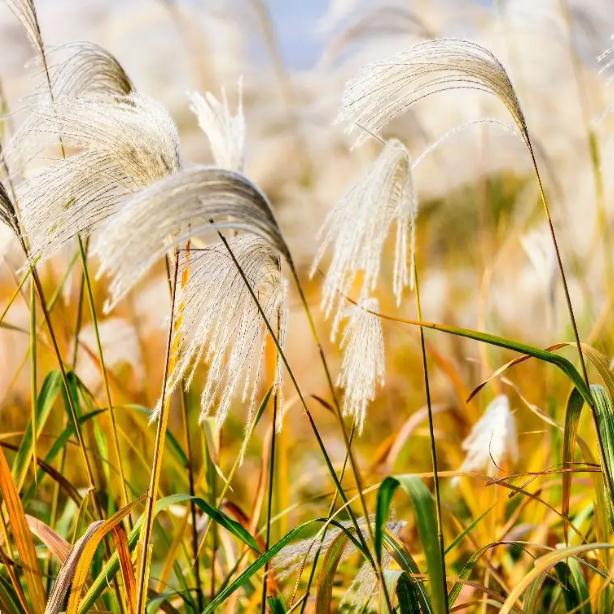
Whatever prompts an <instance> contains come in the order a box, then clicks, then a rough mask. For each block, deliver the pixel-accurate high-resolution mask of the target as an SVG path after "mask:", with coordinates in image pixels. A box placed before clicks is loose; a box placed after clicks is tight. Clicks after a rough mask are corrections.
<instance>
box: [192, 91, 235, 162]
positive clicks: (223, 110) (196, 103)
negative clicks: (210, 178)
mask: <svg viewBox="0 0 614 614" xmlns="http://www.w3.org/2000/svg"><path fill="white" fill-rule="evenodd" d="M237 95H238V104H237V114H236V115H234V116H233V115H231V114H230V111H229V110H228V100H227V99H226V91H225V90H224V88H222V100H221V101H220V100H218V99H217V98H216V97H215V96H214V95H213V94H212V93H211V92H206V93H205V95H204V96H201V95H200V94H199V93H197V92H192V93H188V97H189V98H190V101H191V103H192V104H191V105H190V109H191V111H192V112H193V113H194V114H195V115H196V117H197V119H198V125H199V126H200V127H201V129H202V131H203V132H204V133H205V134H206V135H207V138H208V139H209V145H210V147H211V153H212V154H213V160H214V161H215V164H216V166H219V167H220V168H226V169H228V170H231V171H242V170H243V165H244V161H245V118H244V117H243V81H242V79H239V84H238V94H237Z"/></svg>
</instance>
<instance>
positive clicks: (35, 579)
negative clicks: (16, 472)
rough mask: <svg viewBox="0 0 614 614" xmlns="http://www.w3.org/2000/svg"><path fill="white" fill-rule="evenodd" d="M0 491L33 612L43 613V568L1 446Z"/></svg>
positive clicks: (35, 613)
mask: <svg viewBox="0 0 614 614" xmlns="http://www.w3.org/2000/svg"><path fill="white" fill-rule="evenodd" d="M0 491H1V492H2V498H3V499H4V504H5V505H6V510H7V513H8V518H9V522H10V525H11V529H12V533H13V538H14V539H15V546H16V547H17V552H18V553H19V558H20V559H21V564H22V565H23V571H22V573H23V577H24V580H25V582H26V586H27V588H28V596H29V597H30V601H31V607H32V612H33V614H41V613H42V612H43V610H44V609H45V589H44V587H43V581H42V577H41V570H40V567H39V565H38V559H37V558H36V549H35V547H34V540H33V539H32V533H31V531H30V528H29V527H28V522H27V521H26V516H25V513H24V510H23V505H22V503H21V500H20V499H19V493H18V492H17V488H16V487H15V483H14V482H13V478H12V476H11V470H10V468H9V464H8V462H7V460H6V457H5V456H4V451H3V450H2V449H1V448H0Z"/></svg>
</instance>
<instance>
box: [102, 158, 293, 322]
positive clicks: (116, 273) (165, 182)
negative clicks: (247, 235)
mask: <svg viewBox="0 0 614 614" xmlns="http://www.w3.org/2000/svg"><path fill="white" fill-rule="evenodd" d="M223 229H235V230H244V231H247V232H251V233H253V234H255V235H257V236H259V237H261V238H263V239H265V240H266V241H267V243H269V244H270V245H271V247H272V248H273V250H274V251H275V252H278V253H279V254H280V255H281V256H282V258H285V259H286V260H288V261H290V254H289V252H288V248H287V246H286V244H285V242H284V239H283V237H282V235H281V231H280V229H279V226H278V225H277V221H276V220H275V217H274V215H273V212H272V210H271V206H270V204H269V202H268V200H267V199H266V197H265V196H264V195H263V194H262V192H260V190H259V189H258V188H257V187H256V186H255V185H254V184H253V183H252V182H251V181H250V180H249V179H247V178H246V177H245V176H243V175H241V174H239V173H234V172H232V171H226V170H222V169H217V168H211V167H207V166H193V167H190V168H186V169H183V170H181V171H178V172H177V173H174V174H173V175H170V176H168V177H165V178H164V179H161V180H159V181H157V182H156V183H154V184H152V185H151V186H149V187H148V188H146V189H144V190H142V191H141V192H139V193H138V194H135V195H134V196H133V197H132V198H130V199H129V200H127V201H126V202H124V203H123V205H122V207H121V210H120V211H119V212H118V213H117V214H116V215H114V216H113V218H112V219H109V221H108V223H106V224H105V225H104V226H103V227H102V228H101V231H100V232H99V233H98V234H97V236H96V238H95V241H94V243H93V250H92V254H93V255H95V256H98V257H99V258H100V262H101V268H100V270H99V276H100V275H102V274H104V273H107V274H109V275H110V276H111V277H112V280H111V284H110V292H111V296H110V299H109V301H108V302H107V304H106V305H105V309H106V310H107V311H108V310H110V309H112V308H113V306H114V305H115V304H116V303H117V302H118V301H119V300H120V299H121V298H122V297H123V296H124V295H125V294H126V292H128V290H130V288H131V287H132V286H133V285H134V284H135V283H136V282H137V281H139V279H141V278H142V277H143V275H144V274H145V273H146V272H147V271H148V270H149V269H150V268H151V267H152V266H153V265H154V264H155V263H156V262H157V261H158V260H159V259H160V258H162V257H163V256H164V254H166V253H167V252H168V251H169V250H172V249H173V248H175V247H177V248H181V247H183V246H184V245H185V242H186V241H187V240H189V239H190V238H193V237H197V236H200V235H206V234H211V232H212V231H215V230H223Z"/></svg>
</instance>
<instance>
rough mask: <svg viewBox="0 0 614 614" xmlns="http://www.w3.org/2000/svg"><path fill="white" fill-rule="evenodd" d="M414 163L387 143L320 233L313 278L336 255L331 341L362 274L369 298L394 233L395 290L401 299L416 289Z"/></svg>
mask: <svg viewBox="0 0 614 614" xmlns="http://www.w3.org/2000/svg"><path fill="white" fill-rule="evenodd" d="M411 168H412V165H411V161H410V158H409V154H408V152H407V149H406V148H405V146H404V145H403V144H402V143H401V142H400V141H398V140H396V139H391V140H389V141H387V142H386V144H385V146H384V148H383V150H382V152H381V153H380V155H379V156H378V158H377V159H376V160H375V162H374V163H373V164H372V165H371V167H370V168H369V170H368V171H367V172H366V173H365V174H364V175H363V176H362V177H361V178H360V179H359V180H358V182H357V183H356V184H354V185H353V186H351V187H350V188H349V189H348V190H347V192H346V193H345V194H344V195H343V196H342V198H341V199H340V200H339V201H338V202H337V204H336V205H335V206H334V207H333V209H331V211H330V212H329V214H328V215H327V217H326V220H325V221H324V224H323V225H322V228H321V229H320V232H319V235H318V237H319V238H320V246H319V248H318V251H317V253H316V257H315V259H314V262H313V265H312V269H311V274H312V275H313V274H314V273H315V271H316V270H317V269H318V267H319V266H320V264H321V262H322V260H323V259H324V256H325V254H326V252H327V251H329V250H330V251H332V257H331V261H330V264H329V265H328V268H327V271H326V274H325V277H324V284H323V289H322V308H323V310H324V313H325V315H326V316H327V317H328V316H330V315H331V314H332V316H333V323H332V329H331V337H332V338H333V339H334V338H336V336H337V332H338V328H339V322H340V317H341V313H342V311H343V309H344V303H345V298H344V296H347V295H349V294H350V292H351V290H352V287H353V285H354V284H355V282H356V280H357V279H358V277H359V276H360V275H362V281H361V282H360V286H359V289H358V295H359V297H360V298H361V299H362V298H366V297H367V296H368V294H369V293H370V292H372V291H373V290H374V289H375V287H376V285H377V283H378V279H379V277H380V270H381V260H382V257H383V251H384V246H385V243H386V241H387V239H388V236H389V234H390V233H391V232H392V231H393V229H394V231H395V233H396V238H395V252H394V264H393V280H392V289H393V292H394V295H395V297H396V300H397V304H398V303H399V302H400V300H401V296H402V293H403V289H404V288H405V287H407V286H410V285H411V272H410V271H411V268H410V263H411V262H412V261H413V247H414V246H413V243H414V223H415V218H416V215H417V209H418V200H417V197H416V195H415V192H414V187H413V179H412V172H411Z"/></svg>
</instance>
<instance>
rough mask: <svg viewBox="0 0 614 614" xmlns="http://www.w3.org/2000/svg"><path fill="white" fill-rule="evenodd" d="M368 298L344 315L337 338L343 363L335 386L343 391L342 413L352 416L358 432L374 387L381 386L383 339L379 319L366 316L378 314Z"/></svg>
mask: <svg viewBox="0 0 614 614" xmlns="http://www.w3.org/2000/svg"><path fill="white" fill-rule="evenodd" d="M378 309H379V304H378V302H377V300H376V299H373V298H370V299H367V300H365V301H362V302H361V303H360V304H359V305H351V306H350V307H348V308H347V309H346V311H345V317H347V322H346V324H345V328H344V330H343V336H342V338H341V348H342V350H343V363H342V366H341V371H340V372H339V377H338V379H337V385H338V386H341V387H342V388H343V389H344V398H343V413H344V415H349V416H353V418H354V421H355V423H356V425H357V427H358V431H359V432H362V429H363V427H364V423H365V416H366V413H367V405H368V403H369V402H370V401H373V399H374V398H375V391H376V388H377V385H378V384H380V385H382V384H383V383H384V372H385V361H384V338H383V335H382V325H381V322H380V319H379V318H378V317H377V316H376V315H373V314H372V313H369V312H370V311H378Z"/></svg>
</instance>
